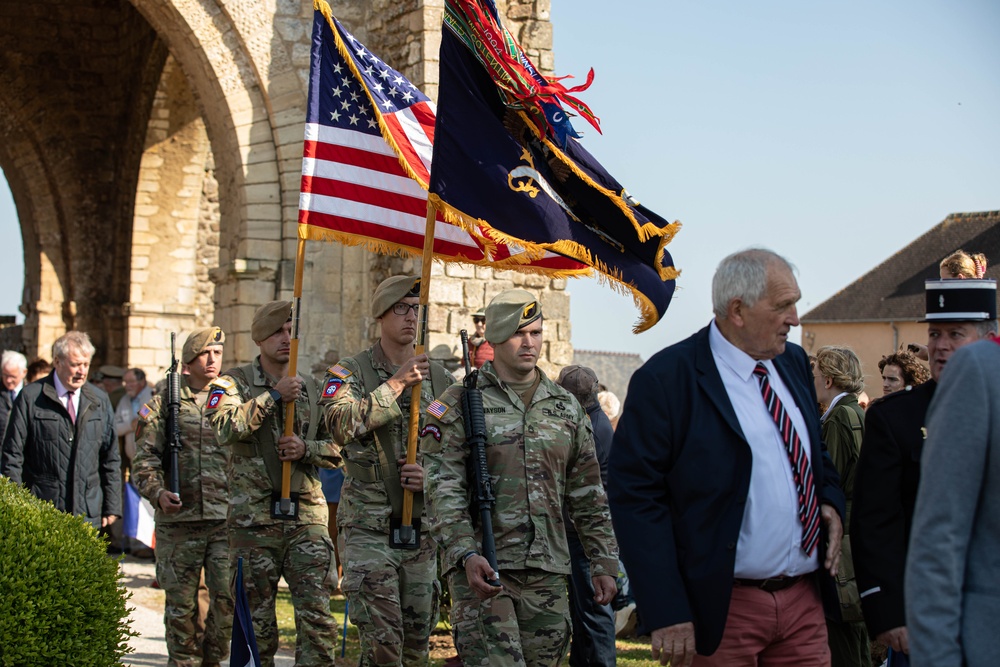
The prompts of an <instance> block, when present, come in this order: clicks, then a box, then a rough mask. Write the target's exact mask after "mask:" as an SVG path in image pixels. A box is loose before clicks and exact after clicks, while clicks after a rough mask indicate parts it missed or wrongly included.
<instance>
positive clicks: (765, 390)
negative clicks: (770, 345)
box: [753, 363, 819, 556]
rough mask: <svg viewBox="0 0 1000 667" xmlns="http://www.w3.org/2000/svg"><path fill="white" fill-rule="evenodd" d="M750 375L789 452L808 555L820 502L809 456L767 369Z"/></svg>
mask: <svg viewBox="0 0 1000 667" xmlns="http://www.w3.org/2000/svg"><path fill="white" fill-rule="evenodd" d="M753 374H754V375H755V376H756V377H757V382H758V383H759V384H760V393H761V394H762V395H763V396H764V404H765V405H766V406H767V411H768V412H770V413H771V418H772V419H773V420H774V423H775V424H776V425H777V426H778V431H779V432H780V433H781V439H782V440H783V441H784V443H785V451H786V452H787V453H788V461H789V463H791V464H792V477H793V478H794V479H795V490H796V491H797V492H798V494H799V521H800V522H801V523H802V550H803V551H805V552H806V555H808V556H811V555H812V554H813V551H814V550H815V549H816V545H818V544H819V503H818V502H817V501H816V484H815V482H814V481H813V474H812V467H811V466H810V465H809V457H808V456H806V452H805V449H803V447H802V441H801V440H800V439H799V434H798V433H796V432H795V427H794V426H793V425H792V419H791V417H789V416H788V413H787V412H785V406H784V405H782V404H781V399H779V398H778V395H777V394H776V393H775V392H774V389H772V388H771V381H770V380H769V379H768V377H767V367H765V366H764V364H761V363H758V364H757V367H756V368H754V369H753Z"/></svg>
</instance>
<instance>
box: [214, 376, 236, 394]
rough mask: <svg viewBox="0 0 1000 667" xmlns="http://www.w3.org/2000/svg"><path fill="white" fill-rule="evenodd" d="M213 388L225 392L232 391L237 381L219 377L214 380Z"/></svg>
mask: <svg viewBox="0 0 1000 667" xmlns="http://www.w3.org/2000/svg"><path fill="white" fill-rule="evenodd" d="M211 386H212V387H213V388H214V387H219V388H221V389H222V390H223V391H225V390H226V389H231V388H233V387H235V386H236V381H235V380H233V379H232V378H229V377H226V376H225V375H220V376H219V377H217V378H215V379H214V380H212V383H211Z"/></svg>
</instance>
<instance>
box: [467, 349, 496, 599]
mask: <svg viewBox="0 0 1000 667" xmlns="http://www.w3.org/2000/svg"><path fill="white" fill-rule="evenodd" d="M460 336H461V338H462V359H463V361H464V362H465V380H463V385H464V386H465V390H464V391H463V392H462V414H463V415H464V416H465V419H463V420H462V421H463V422H464V424H465V441H466V442H467V443H469V449H470V457H469V463H470V471H469V473H470V474H469V475H468V477H469V478H470V479H471V481H472V484H473V494H472V505H473V506H472V508H471V510H472V511H470V514H471V515H472V525H473V526H475V525H476V515H477V513H478V515H479V523H480V525H481V526H482V528H483V557H484V558H486V560H487V562H489V564H490V568H492V569H493V575H494V578H493V579H487V580H486V583H488V584H489V585H490V586H500V568H499V567H498V566H497V546H496V542H495V541H494V538H493V506H494V505H495V504H496V498H495V497H494V496H493V480H492V479H490V470H489V468H488V467H487V465H486V416H485V415H484V414H483V392H482V391H480V390H479V387H478V386H476V381H477V380H478V379H479V371H478V370H472V367H471V365H470V364H469V333H468V332H467V331H466V330H465V329H462V331H461V333H460Z"/></svg>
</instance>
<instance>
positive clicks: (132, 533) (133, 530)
mask: <svg viewBox="0 0 1000 667" xmlns="http://www.w3.org/2000/svg"><path fill="white" fill-rule="evenodd" d="M124 514H125V516H123V517H122V521H124V522H125V525H124V532H125V534H126V535H128V536H129V537H131V538H133V539H136V540H138V541H140V542H142V543H143V544H145V545H146V546H147V547H149V548H150V549H155V548H156V534H155V528H156V522H155V521H154V520H153V506H152V505H151V504H150V502H149V501H148V500H146V499H145V498H143V497H142V496H140V495H139V491H138V490H137V489H136V488H135V486H134V485H133V484H132V482H127V483H126V484H125V512H124Z"/></svg>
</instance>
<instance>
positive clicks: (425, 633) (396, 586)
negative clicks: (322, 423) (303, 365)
mask: <svg viewBox="0 0 1000 667" xmlns="http://www.w3.org/2000/svg"><path fill="white" fill-rule="evenodd" d="M362 364H366V365H367V366H368V367H369V369H370V370H369V371H368V375H369V381H367V382H366V381H365V371H364V370H363V368H362ZM432 365H433V366H437V370H436V371H433V375H435V376H437V377H438V378H439V380H438V381H439V383H440V384H441V385H442V386H441V387H439V389H443V388H444V387H447V386H448V385H450V384H451V383H452V382H454V378H453V377H452V375H451V374H450V373H448V372H447V371H445V370H444V368H443V367H441V366H440V365H439V364H437V362H432ZM396 370H398V369H397V368H396V367H395V366H393V365H392V364H391V363H390V362H389V360H388V359H387V358H386V356H385V353H384V352H383V351H382V346H381V344H380V343H376V344H375V345H373V346H372V347H370V348H369V349H368V350H366V351H365V352H362V353H361V354H359V355H357V356H356V357H353V358H350V359H343V360H341V361H340V363H339V364H337V365H336V366H334V367H332V368H331V369H329V370H328V371H327V375H326V382H325V383H324V391H323V399H322V405H323V408H324V415H325V419H326V423H327V425H328V427H329V429H330V431H331V432H332V433H333V437H334V440H336V441H337V442H341V443H346V444H345V445H344V447H343V450H342V451H343V454H344V458H345V464H344V467H345V478H344V486H343V489H342V490H341V495H340V506H339V508H338V510H337V524H338V526H339V527H340V529H341V530H343V531H344V536H345V548H344V552H343V553H344V561H345V566H344V573H345V574H344V581H343V582H342V583H341V588H342V589H343V591H344V593H345V595H347V599H348V602H349V603H350V610H351V620H352V621H353V623H354V624H355V625H357V626H358V630H359V632H360V635H361V645H362V659H361V664H362V665H380V666H381V665H426V664H427V642H428V639H429V638H430V634H431V631H433V629H434V626H435V625H437V619H438V597H439V587H440V584H439V582H438V579H437V561H436V555H437V544H436V543H435V542H434V540H433V539H432V538H431V536H430V535H428V534H427V533H426V529H425V531H424V533H423V534H422V535H421V539H420V548H419V549H417V550H412V551H410V550H404V549H394V548H392V547H390V546H389V518H390V516H391V514H392V504H391V501H390V497H389V494H388V493H387V491H386V484H390V483H391V484H396V485H398V484H399V480H398V476H393V475H389V476H387V478H386V479H383V475H382V473H381V471H382V464H381V463H380V457H379V453H380V449H379V445H378V444H377V443H376V441H375V434H374V431H375V430H376V429H378V428H380V427H382V426H384V425H388V433H389V437H388V440H389V444H391V446H392V448H393V452H394V453H393V455H392V456H391V462H390V465H392V466H396V460H397V459H398V458H401V457H403V456H405V454H406V439H407V429H408V422H409V419H408V417H409V414H410V397H411V389H410V388H407V389H406V390H404V391H403V393H402V395H401V396H400V397H399V398H398V399H397V398H396V397H394V396H393V395H392V392H391V391H390V390H389V389H388V387H386V386H385V384H384V383H385V382H386V381H387V380H388V379H389V378H391V377H392V376H393V374H394V373H395V372H396ZM376 375H377V378H378V380H377V386H375V387H368V386H366V385H368V384H369V383H371V384H375V380H374V377H375V376H376ZM433 400H434V392H433V388H432V383H431V382H428V381H425V382H423V383H422V384H421V407H426V406H427V405H428V404H429V403H430V402H431V401H433ZM421 502H422V494H416V495H415V496H414V512H413V517H414V518H415V519H417V518H420V517H421V513H420V512H419V507H420V503H421Z"/></svg>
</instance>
